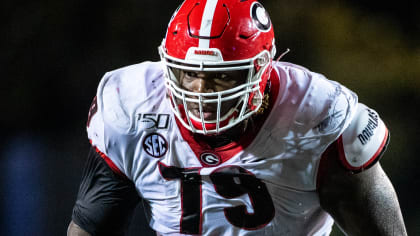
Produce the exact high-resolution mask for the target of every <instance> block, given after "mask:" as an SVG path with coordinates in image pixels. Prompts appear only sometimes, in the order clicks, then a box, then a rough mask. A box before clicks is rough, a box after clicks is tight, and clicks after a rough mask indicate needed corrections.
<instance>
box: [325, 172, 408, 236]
mask: <svg viewBox="0 0 420 236" xmlns="http://www.w3.org/2000/svg"><path fill="white" fill-rule="evenodd" d="M339 184H341V188H340V190H338V191H331V192H329V193H328V192H324V193H323V194H321V198H322V199H321V202H322V205H323V207H324V209H325V210H326V211H328V212H329V213H330V214H331V216H333V218H334V220H335V221H336V223H337V224H338V225H339V226H340V228H341V229H342V230H343V231H344V232H346V233H347V234H348V235H381V236H382V235H384V236H387V235H389V236H395V235H402V236H403V235H407V232H406V229H405V225H404V221H403V217H402V214H401V210H400V206H399V203H398V198H397V195H396V193H395V191H394V188H393V186H392V184H391V182H390V181H389V179H388V177H387V176H386V174H385V173H384V172H383V170H382V168H381V167H380V165H379V164H378V165H376V166H374V167H372V169H369V170H367V171H365V172H362V173H359V174H355V175H348V176H347V177H345V178H343V179H340V180H339ZM343 189H344V191H342V190H343Z"/></svg>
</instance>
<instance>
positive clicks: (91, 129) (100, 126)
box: [86, 71, 130, 177]
mask: <svg viewBox="0 0 420 236" xmlns="http://www.w3.org/2000/svg"><path fill="white" fill-rule="evenodd" d="M120 84H121V76H120V74H119V73H115V72H114V71H113V72H108V73H106V74H105V75H104V77H103V78H102V80H101V82H100V83H99V85H98V90H97V94H96V96H95V98H94V99H93V102H92V105H91V107H90V110H89V116H88V121H87V127H86V129H87V135H88V139H89V142H90V143H91V145H92V147H93V148H94V150H95V151H96V152H97V153H98V154H99V156H100V157H102V158H103V159H104V160H105V162H106V163H107V164H108V166H109V167H110V168H111V169H112V171H114V172H115V173H117V174H119V175H121V176H127V177H128V175H127V173H126V172H125V167H124V158H125V155H124V154H125V153H127V150H126V146H127V145H126V144H127V142H125V141H126V139H127V133H128V132H129V131H127V130H129V128H130V127H129V125H130V117H129V116H128V115H127V114H126V111H125V109H124V107H123V105H122V101H121V96H120Z"/></svg>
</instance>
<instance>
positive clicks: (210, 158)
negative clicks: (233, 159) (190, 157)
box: [200, 152, 221, 166]
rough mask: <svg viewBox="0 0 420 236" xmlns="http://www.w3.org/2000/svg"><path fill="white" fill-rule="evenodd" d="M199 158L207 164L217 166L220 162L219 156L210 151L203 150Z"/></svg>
mask: <svg viewBox="0 0 420 236" xmlns="http://www.w3.org/2000/svg"><path fill="white" fill-rule="evenodd" d="M200 159H201V161H202V162H204V163H205V164H207V165H209V166H217V165H219V164H220V162H221V161H220V157H219V155H217V154H215V153H212V152H203V153H201V155H200Z"/></svg>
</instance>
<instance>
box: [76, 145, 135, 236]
mask: <svg viewBox="0 0 420 236" xmlns="http://www.w3.org/2000/svg"><path fill="white" fill-rule="evenodd" d="M139 200H140V198H139V196H138V194H137V192H136V189H135V186H134V184H133V182H131V181H130V180H128V179H126V178H124V177H121V176H119V175H117V174H115V173H114V172H113V171H112V170H111V168H110V167H109V166H108V165H107V164H106V162H105V161H104V160H103V159H102V157H101V156H100V155H99V154H98V153H97V152H96V151H95V150H94V149H93V148H91V150H90V152H89V156H88V160H87V162H86V166H85V170H84V172H83V178H82V182H81V184H80V188H79V193H78V195H77V201H76V204H75V206H74V208H73V215H72V219H73V221H74V222H75V223H76V224H77V225H79V226H80V227H81V228H82V229H84V230H85V231H87V232H88V233H90V234H91V235H92V236H94V235H110V236H111V235H112V236H114V235H115V236H117V235H118V236H119V235H124V233H125V232H126V230H127V228H128V226H129V223H130V220H131V217H132V215H133V211H134V209H135V208H136V205H137V203H138V202H139Z"/></svg>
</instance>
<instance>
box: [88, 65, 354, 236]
mask: <svg viewBox="0 0 420 236" xmlns="http://www.w3.org/2000/svg"><path fill="white" fill-rule="evenodd" d="M274 70H275V71H274V72H273V75H274V76H272V78H271V80H273V81H274V82H275V83H276V84H278V89H275V90H276V91H274V92H275V93H277V94H278V95H277V96H276V99H275V101H274V102H273V104H272V110H271V111H270V114H269V115H268V117H267V118H266V120H265V121H264V123H263V124H262V126H261V128H260V130H259V132H258V133H257V134H253V135H248V136H246V137H243V138H242V139H241V140H242V141H243V142H244V143H246V145H242V143H241V142H242V141H241V142H236V143H231V144H229V145H227V146H224V147H220V148H216V149H212V148H210V147H209V146H206V145H205V144H202V143H199V142H196V141H195V140H194V139H193V138H192V136H191V134H190V133H189V131H186V129H184V128H182V127H180V125H178V124H177V122H176V118H175V116H174V115H173V113H172V112H171V108H170V104H169V99H167V97H166V96H167V95H166V88H165V85H164V83H165V81H164V74H163V65H162V64H161V63H160V62H145V63H142V64H137V65H132V66H129V67H125V68H122V69H119V70H115V71H112V72H108V73H107V74H105V76H104V78H103V79H102V81H101V83H100V85H99V89H98V93H97V109H96V110H95V112H96V113H95V114H94V115H93V116H92V117H91V119H90V120H89V123H88V136H89V139H90V141H91V143H92V145H93V146H95V147H96V148H97V150H98V151H99V152H101V154H102V156H103V157H104V158H105V160H106V161H107V162H108V164H109V165H110V166H111V168H113V170H114V171H115V172H118V173H120V174H123V175H125V176H126V177H127V178H129V179H130V180H132V181H133V182H134V183H135V186H136V188H137V191H138V193H139V195H140V196H141V197H142V198H143V200H144V202H145V203H146V206H147V207H146V208H147V212H146V213H147V216H148V218H149V219H150V221H149V224H150V226H151V227H152V228H153V229H154V230H156V231H157V232H159V233H160V234H162V235H184V234H185V235H192V234H203V235H328V234H329V233H330V232H331V227H332V225H333V220H332V218H331V217H330V216H329V215H328V214H327V213H326V212H324V211H323V210H322V209H321V207H320V203H319V199H318V195H317V192H316V190H317V174H318V167H319V162H320V158H321V155H322V154H323V152H324V151H325V149H326V148H327V147H328V145H330V144H331V143H332V142H334V141H335V140H337V139H338V138H339V137H340V135H341V134H342V133H343V131H344V130H345V129H346V127H348V126H349V124H350V121H351V120H352V117H353V116H354V114H355V113H356V110H357V107H358V105H357V104H358V102H357V96H356V95H355V94H354V93H353V92H351V91H350V90H348V89H347V88H345V87H343V86H342V85H340V84H338V83H336V82H333V81H330V80H327V79H326V78H325V77H324V76H322V75H320V74H317V73H313V72H310V71H309V70H307V69H305V68H303V67H299V66H296V65H294V64H290V63H284V62H279V63H275V64H274Z"/></svg>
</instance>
